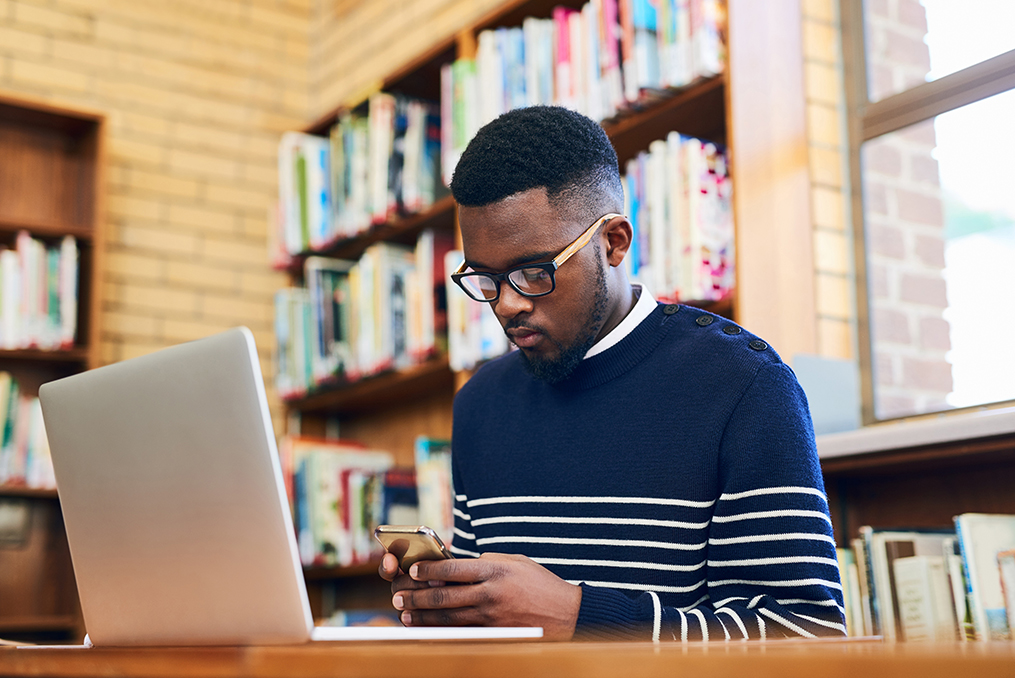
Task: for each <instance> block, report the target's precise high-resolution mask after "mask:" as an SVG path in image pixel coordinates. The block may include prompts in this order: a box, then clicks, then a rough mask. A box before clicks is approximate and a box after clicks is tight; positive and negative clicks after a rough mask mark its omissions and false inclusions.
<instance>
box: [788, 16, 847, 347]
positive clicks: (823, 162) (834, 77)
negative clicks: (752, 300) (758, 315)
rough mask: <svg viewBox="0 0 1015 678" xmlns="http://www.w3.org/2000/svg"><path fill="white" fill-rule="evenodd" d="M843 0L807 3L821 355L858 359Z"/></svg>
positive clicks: (806, 63)
mask: <svg viewBox="0 0 1015 678" xmlns="http://www.w3.org/2000/svg"><path fill="white" fill-rule="evenodd" d="M838 5H839V3H838V0H802V2H801V7H802V12H803V30H804V82H805V86H806V96H807V128H808V129H807V132H808V137H809V145H810V149H809V151H810V175H811V222H812V227H813V229H814V267H815V271H814V291H815V299H816V304H817V309H816V311H817V323H818V327H817V331H818V352H819V354H820V355H822V356H824V357H826V358H842V359H854V358H855V355H856V349H855V344H856V310H855V293H854V284H853V263H852V262H853V255H852V251H853V250H852V248H853V244H852V242H853V241H852V229H851V226H850V217H849V213H848V211H847V210H848V206H849V200H848V195H849V186H848V177H849V172H848V157H847V153H848V150H849V148H848V145H847V141H846V126H845V125H846V122H845V112H846V106H845V101H844V93H843V85H842V49H841V40H840V37H839V36H840V29H839V6H838Z"/></svg>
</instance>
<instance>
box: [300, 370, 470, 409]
mask: <svg viewBox="0 0 1015 678" xmlns="http://www.w3.org/2000/svg"><path fill="white" fill-rule="evenodd" d="M453 386H454V374H453V373H452V372H451V367H450V364H449V362H448V358H447V356H441V357H439V358H434V359H432V360H428V361H427V362H425V363H421V364H419V365H413V366H411V367H407V368H405V369H402V370H395V371H392V372H385V373H383V374H379V375H376V376H373V377H367V378H365V379H362V380H361V381H356V382H352V383H347V384H342V385H336V386H335V387H333V388H330V389H328V390H322V391H318V392H316V393H311V394H310V395H308V396H306V397H304V398H298V399H294V400H288V401H286V405H287V406H288V407H289V409H291V410H295V411H297V412H300V413H303V414H307V413H313V412H316V413H329V414H351V413H357V412H366V411H370V410H373V409H375V408H378V407H385V408H388V407H391V406H393V405H396V404H399V403H405V402H409V401H411V400H413V399H415V398H417V397H420V396H424V395H428V394H430V393H433V392H435V391H440V390H446V391H448V392H449V393H450V392H451V389H452V388H453Z"/></svg>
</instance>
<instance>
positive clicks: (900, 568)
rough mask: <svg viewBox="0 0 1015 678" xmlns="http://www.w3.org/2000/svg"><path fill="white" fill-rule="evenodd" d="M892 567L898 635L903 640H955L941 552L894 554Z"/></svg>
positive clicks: (953, 620) (950, 602)
mask: <svg viewBox="0 0 1015 678" xmlns="http://www.w3.org/2000/svg"><path fill="white" fill-rule="evenodd" d="M892 567H893V568H894V571H895V572H894V574H895V588H896V592H897V594H896V597H897V601H898V616H899V620H900V622H901V627H902V639H904V640H906V641H907V642H946V641H952V640H955V637H956V621H955V611H954V606H953V605H952V598H951V592H950V591H949V584H948V574H947V572H946V570H945V559H944V556H943V555H939V556H910V557H904V558H898V559H896V560H895V561H894V563H893V564H892Z"/></svg>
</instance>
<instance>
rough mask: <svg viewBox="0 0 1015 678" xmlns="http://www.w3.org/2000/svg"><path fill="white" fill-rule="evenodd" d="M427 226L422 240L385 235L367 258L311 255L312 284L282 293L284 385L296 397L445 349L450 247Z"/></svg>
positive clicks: (278, 332)
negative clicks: (407, 242) (406, 241)
mask: <svg viewBox="0 0 1015 678" xmlns="http://www.w3.org/2000/svg"><path fill="white" fill-rule="evenodd" d="M450 248H451V236H450V234H448V233H445V232H435V231H433V230H430V229H427V230H425V231H423V232H422V233H421V234H420V235H419V238H418V239H417V242H416V246H415V247H409V246H404V245H399V244H394V243H387V242H380V243H376V244H374V245H371V246H370V247H368V248H367V249H366V251H365V252H364V253H363V256H362V257H360V259H359V261H355V262H354V261H345V260H341V259H329V258H324V257H308V258H307V259H306V262H305V264H304V280H305V283H306V284H305V287H291V288H285V289H282V290H279V291H278V292H277V293H276V295H275V336H276V348H277V352H276V358H277V362H276V364H277V372H276V387H277V388H278V391H279V393H280V395H281V396H282V397H283V398H287V399H291V398H295V397H300V396H302V395H305V394H306V393H308V392H309V391H311V390H313V389H315V388H317V387H320V386H322V385H325V384H328V383H330V382H334V381H337V380H344V381H356V380H358V379H361V378H363V377H366V376H370V375H373V374H377V373H379V372H382V371H385V370H388V369H393V368H396V369H397V368H401V367H406V366H408V365H411V364H413V363H417V362H422V361H424V360H426V359H427V358H429V357H431V356H432V355H434V354H435V353H437V352H439V351H443V350H445V345H444V342H445V337H446V332H445V327H446V324H447V313H446V303H445V294H444V286H445V270H444V261H445V252H447V251H448V250H449V249H450Z"/></svg>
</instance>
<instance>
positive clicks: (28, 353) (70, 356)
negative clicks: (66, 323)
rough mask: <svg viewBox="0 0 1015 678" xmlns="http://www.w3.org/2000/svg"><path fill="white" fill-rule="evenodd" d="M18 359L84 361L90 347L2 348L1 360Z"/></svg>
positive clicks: (32, 360)
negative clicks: (47, 348) (49, 349)
mask: <svg viewBox="0 0 1015 678" xmlns="http://www.w3.org/2000/svg"><path fill="white" fill-rule="evenodd" d="M4 360H18V361H22V362H53V363H84V362H87V360H88V349H87V348H84V347H82V346H77V347H75V348H71V349H66V350H59V349H54V350H51V351H48V350H42V349H37V348H21V349H9V350H8V349H0V361H4Z"/></svg>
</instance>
